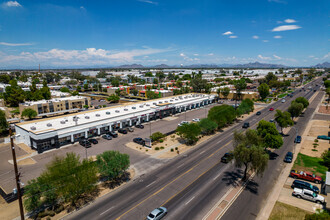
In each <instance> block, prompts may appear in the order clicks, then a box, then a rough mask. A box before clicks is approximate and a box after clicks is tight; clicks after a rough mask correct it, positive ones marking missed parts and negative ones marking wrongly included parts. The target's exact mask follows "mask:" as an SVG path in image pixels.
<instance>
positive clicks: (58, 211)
mask: <svg viewBox="0 0 330 220" xmlns="http://www.w3.org/2000/svg"><path fill="white" fill-rule="evenodd" d="M63 210H64V206H62V205H61V206H59V207H58V208H56V209H55V213H57V214H58V213H60V212H62V211H63Z"/></svg>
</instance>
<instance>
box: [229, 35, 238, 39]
mask: <svg viewBox="0 0 330 220" xmlns="http://www.w3.org/2000/svg"><path fill="white" fill-rule="evenodd" d="M229 38H232V39H234V38H237V36H235V35H231V36H229Z"/></svg>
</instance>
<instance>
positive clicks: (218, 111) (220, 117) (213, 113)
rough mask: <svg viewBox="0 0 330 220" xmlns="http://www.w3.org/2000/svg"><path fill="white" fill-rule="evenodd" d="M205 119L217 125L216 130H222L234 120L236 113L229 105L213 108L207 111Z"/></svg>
mask: <svg viewBox="0 0 330 220" xmlns="http://www.w3.org/2000/svg"><path fill="white" fill-rule="evenodd" d="M207 117H208V118H209V119H210V120H212V121H214V122H215V123H217V124H218V128H222V127H224V126H225V125H227V124H231V123H232V122H233V121H234V120H235V119H236V112H235V109H234V108H233V107H232V106H229V105H221V106H214V107H212V108H211V109H210V110H209V112H208V115H207Z"/></svg>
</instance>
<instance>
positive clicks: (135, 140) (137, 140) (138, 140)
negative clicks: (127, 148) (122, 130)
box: [133, 137, 146, 145]
mask: <svg viewBox="0 0 330 220" xmlns="http://www.w3.org/2000/svg"><path fill="white" fill-rule="evenodd" d="M133 142H135V143H137V144H141V145H145V143H146V142H145V140H143V138H140V137H137V138H134V139H133Z"/></svg>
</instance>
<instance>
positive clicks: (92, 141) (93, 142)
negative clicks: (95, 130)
mask: <svg viewBox="0 0 330 220" xmlns="http://www.w3.org/2000/svg"><path fill="white" fill-rule="evenodd" d="M88 140H89V142H91V143H92V144H98V143H99V142H98V141H97V140H96V139H95V138H91V139H88Z"/></svg>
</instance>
